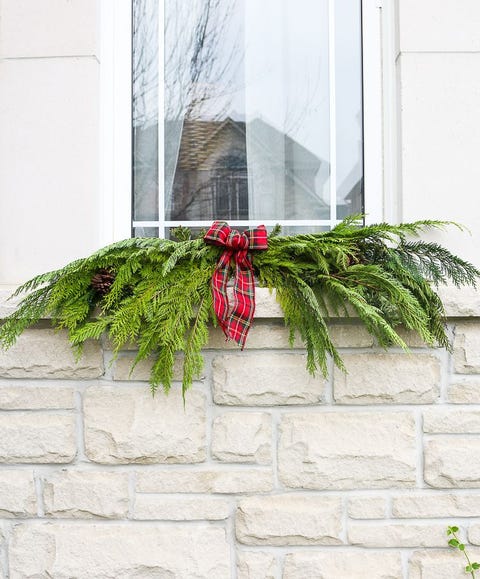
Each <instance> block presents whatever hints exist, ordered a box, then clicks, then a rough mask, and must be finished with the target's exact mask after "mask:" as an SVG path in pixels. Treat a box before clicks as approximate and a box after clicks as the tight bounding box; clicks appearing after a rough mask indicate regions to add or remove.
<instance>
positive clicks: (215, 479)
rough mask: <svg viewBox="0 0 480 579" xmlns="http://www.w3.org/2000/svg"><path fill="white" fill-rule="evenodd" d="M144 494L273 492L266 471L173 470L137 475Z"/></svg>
mask: <svg viewBox="0 0 480 579" xmlns="http://www.w3.org/2000/svg"><path fill="white" fill-rule="evenodd" d="M136 488H137V491H139V492H143V493H219V494H233V493H262V492H268V491H271V490H272V488H273V473H272V471H271V470H269V469H265V468H262V469H255V470H254V469H236V470H230V469H229V470H225V469H222V470H197V471H195V470H190V469H182V470H172V469H168V470H166V471H161V470H158V471H153V472H152V471H142V472H138V473H137V486H136Z"/></svg>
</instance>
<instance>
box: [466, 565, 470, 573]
mask: <svg viewBox="0 0 480 579" xmlns="http://www.w3.org/2000/svg"><path fill="white" fill-rule="evenodd" d="M471 571H472V567H471V565H467V566H466V567H465V573H471Z"/></svg>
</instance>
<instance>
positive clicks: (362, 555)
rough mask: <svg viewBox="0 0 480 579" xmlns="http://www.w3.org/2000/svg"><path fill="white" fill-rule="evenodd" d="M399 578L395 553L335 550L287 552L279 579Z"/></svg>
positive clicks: (398, 566) (397, 555)
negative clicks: (281, 576)
mask: <svg viewBox="0 0 480 579" xmlns="http://www.w3.org/2000/svg"><path fill="white" fill-rule="evenodd" d="M307 577H308V578H312V579H313V578H315V579H347V578H348V579H367V577H368V579H402V578H403V573H402V562H401V559H400V554H399V553H390V552H388V551H387V552H385V551H382V552H378V553H376V552H371V553H370V552H368V551H367V552H361V551H345V550H337V549H335V552H333V551H331V552H326V553H319V552H317V553H314V552H301V551H299V552H297V553H289V554H288V555H287V556H286V557H285V567H284V571H283V579H307Z"/></svg>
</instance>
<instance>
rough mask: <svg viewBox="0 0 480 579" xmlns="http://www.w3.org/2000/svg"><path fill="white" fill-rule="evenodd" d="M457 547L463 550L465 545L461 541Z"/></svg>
mask: <svg viewBox="0 0 480 579" xmlns="http://www.w3.org/2000/svg"><path fill="white" fill-rule="evenodd" d="M458 548H459V549H460V551H465V545H464V544H463V543H460V545H458Z"/></svg>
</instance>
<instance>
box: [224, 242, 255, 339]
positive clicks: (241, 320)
mask: <svg viewBox="0 0 480 579" xmlns="http://www.w3.org/2000/svg"><path fill="white" fill-rule="evenodd" d="M235 266H236V269H235V285H234V293H233V296H234V302H233V307H232V311H231V312H230V316H229V317H228V333H229V337H230V338H231V339H232V340H235V342H237V344H238V345H239V346H241V348H242V350H243V348H244V347H245V342H246V340H247V335H248V332H249V330H250V326H251V324H252V319H253V315H254V313H255V282H254V279H253V266H252V262H251V261H250V258H249V256H248V253H247V251H246V250H244V251H238V252H237V253H236V254H235Z"/></svg>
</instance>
